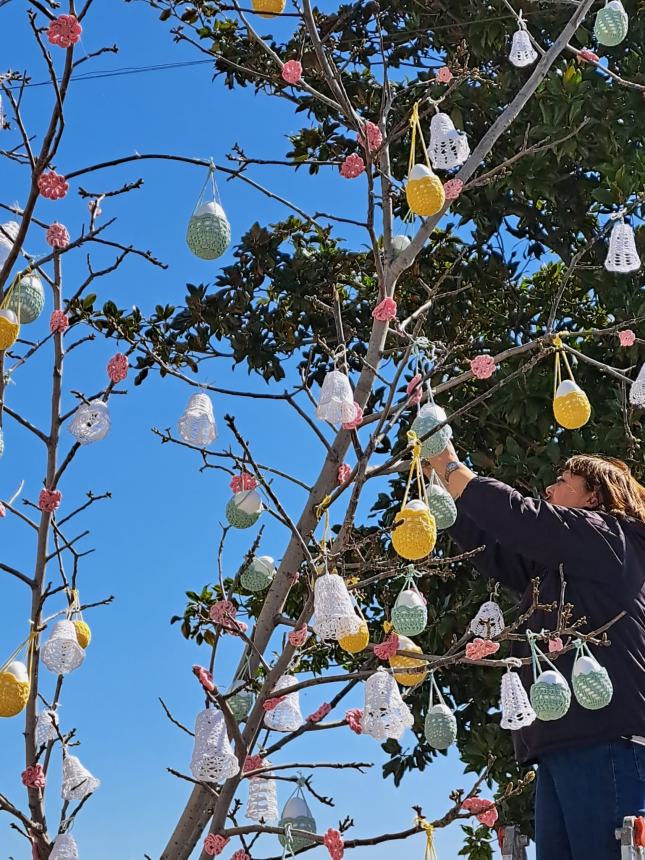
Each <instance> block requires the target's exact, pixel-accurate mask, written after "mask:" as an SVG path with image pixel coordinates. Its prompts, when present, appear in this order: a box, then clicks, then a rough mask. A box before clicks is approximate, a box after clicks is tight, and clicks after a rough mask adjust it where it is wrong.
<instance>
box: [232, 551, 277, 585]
mask: <svg viewBox="0 0 645 860" xmlns="http://www.w3.org/2000/svg"><path fill="white" fill-rule="evenodd" d="M274 575H275V562H274V561H273V559H272V558H271V556H270V555H260V556H256V557H255V558H254V559H253V561H252V562H251V564H250V565H249V566H248V567H247V568H246V570H245V571H244V572H243V573H242V576H241V577H240V582H241V584H242V586H243V587H244V588H246V590H247V591H264V589H265V588H268V587H269V586H270V585H271V583H272V582H273V577H274Z"/></svg>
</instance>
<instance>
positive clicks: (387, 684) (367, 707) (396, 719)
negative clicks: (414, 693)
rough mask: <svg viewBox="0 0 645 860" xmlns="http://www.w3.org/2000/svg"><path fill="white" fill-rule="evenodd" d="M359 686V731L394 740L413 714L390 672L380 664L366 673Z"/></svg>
mask: <svg viewBox="0 0 645 860" xmlns="http://www.w3.org/2000/svg"><path fill="white" fill-rule="evenodd" d="M363 688H364V691H365V704H364V707H363V718H362V720H361V726H362V729H363V734H366V735H371V737H373V738H374V739H375V740H377V741H384V740H387V738H394V739H396V740H398V739H399V738H400V737H401V735H402V734H403V732H404V731H405V730H406V729H407V728H409V727H410V726H412V724H413V722H414V718H413V716H412V713H411V711H410V709H409V708H408V706H407V705H406V704H405V702H404V701H403V699H402V697H401V692H400V690H399V687H398V684H397V683H396V681H395V680H394V678H393V677H392V675H390V674H389V672H386V671H385V669H383V668H382V667H381V668H379V669H377V670H376V672H374V674H373V675H370V677H369V678H368V679H367V681H365V683H364V684H363Z"/></svg>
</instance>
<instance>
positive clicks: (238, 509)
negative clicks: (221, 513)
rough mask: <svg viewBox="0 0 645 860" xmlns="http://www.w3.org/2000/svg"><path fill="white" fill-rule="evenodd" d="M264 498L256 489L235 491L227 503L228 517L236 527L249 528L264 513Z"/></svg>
mask: <svg viewBox="0 0 645 860" xmlns="http://www.w3.org/2000/svg"><path fill="white" fill-rule="evenodd" d="M262 509H263V506H262V499H261V498H260V494H259V493H258V492H256V491H255V490H242V491H241V492H239V493H235V495H234V496H233V498H231V499H229V502H228V504H227V505H226V519H227V520H228V521H229V523H230V524H231V525H232V526H233V528H235V529H248V528H250V527H251V526H252V525H254V524H255V523H256V522H257V521H258V517H259V516H260V514H261V513H262Z"/></svg>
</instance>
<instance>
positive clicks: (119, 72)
mask: <svg viewBox="0 0 645 860" xmlns="http://www.w3.org/2000/svg"><path fill="white" fill-rule="evenodd" d="M215 59H216V58H215V57H213V59H212V60H190V61H186V62H183V63H159V64H157V65H154V66H124V67H123V68H121V69H112V70H111V71H109V72H85V74H80V75H74V77H73V78H72V81H95V80H98V79H99V78H119V77H122V76H123V75H139V74H141V73H142V72H163V71H166V70H168V69H182V68H187V67H188V66H202V65H204V64H206V63H208V65H211V66H212V65H213V63H214V62H215ZM59 83H60V79H59ZM50 85H51V81H34V82H33V83H29V84H25V86H26V87H46V86H50Z"/></svg>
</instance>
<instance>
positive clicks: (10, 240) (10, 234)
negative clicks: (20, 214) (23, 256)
mask: <svg viewBox="0 0 645 860" xmlns="http://www.w3.org/2000/svg"><path fill="white" fill-rule="evenodd" d="M0 227H2V230H0V266H4V264H5V260H6V259H7V257H8V256H9V254H10V253H11V249H12V248H13V244H14V242H15V241H16V237H17V235H18V230H20V225H19V224H18V222H17V221H5V222H4V224H0Z"/></svg>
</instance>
